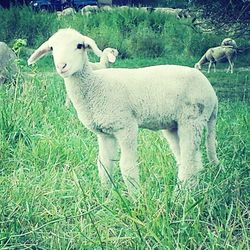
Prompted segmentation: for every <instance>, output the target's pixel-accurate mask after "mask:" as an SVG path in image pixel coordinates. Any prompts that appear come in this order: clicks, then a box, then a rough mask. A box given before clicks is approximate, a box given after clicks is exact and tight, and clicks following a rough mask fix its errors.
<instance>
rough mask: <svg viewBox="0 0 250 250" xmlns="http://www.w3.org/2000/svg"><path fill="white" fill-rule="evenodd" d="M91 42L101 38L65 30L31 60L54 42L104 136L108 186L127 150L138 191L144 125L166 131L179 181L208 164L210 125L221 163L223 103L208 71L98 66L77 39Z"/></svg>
mask: <svg viewBox="0 0 250 250" xmlns="http://www.w3.org/2000/svg"><path fill="white" fill-rule="evenodd" d="M69 33H70V34H71V36H69ZM62 37H63V38H62ZM87 40H88V42H86V41H87ZM90 41H92V45H91V46H92V47H95V45H93V44H94V43H93V42H94V41H93V40H91V39H90V38H88V39H86V37H84V36H82V35H81V34H80V33H78V32H76V31H73V30H60V31H58V32H57V33H56V34H54V35H53V36H52V37H51V38H50V39H49V40H48V41H47V42H45V43H44V44H43V45H41V46H40V47H39V48H38V49H37V50H36V51H35V52H34V54H33V55H32V56H31V57H30V59H29V61H28V62H29V64H32V63H34V62H35V61H36V60H38V59H39V58H41V57H42V56H43V55H44V54H46V53H48V52H50V51H51V47H53V58H54V62H55V65H56V69H57V72H58V73H59V74H60V75H61V76H62V77H63V78H64V82H65V86H66V91H67V94H68V95H69V97H70V99H71V101H72V103H73V105H74V107H75V109H76V111H77V115H78V118H79V120H80V121H81V122H82V123H83V124H84V125H85V126H86V127H87V128H88V129H90V130H91V131H93V132H94V133H95V134H96V135H97V138H98V144H99V157H98V163H97V165H98V169H99V175H100V178H101V182H102V184H104V185H106V184H110V178H112V172H113V164H114V160H116V159H117V152H118V148H120V150H121V156H120V167H121V172H122V176H123V179H124V181H125V183H126V185H127V188H128V191H129V193H130V194H131V195H132V196H134V195H135V194H136V193H137V192H138V190H139V186H140V185H139V170H138V166H137V134H138V129H139V128H147V129H150V130H162V131H163V135H164V136H165V137H166V139H167V140H168V142H169V144H170V148H171V149H172V151H173V153H174V156H175V158H176V161H177V164H178V179H179V181H181V182H182V183H186V181H187V180H189V179H190V178H191V177H193V176H194V175H196V174H197V173H198V172H199V171H200V170H201V169H202V161H201V152H200V143H201V136H202V131H203V129H204V128H207V129H208V133H207V152H208V157H209V159H210V161H212V162H214V163H218V159H217V156H216V150H215V123H216V117H217V109H218V101H217V97H216V94H215V92H214V90H213V88H212V86H211V84H210V83H209V81H208V79H207V78H206V77H205V76H204V75H203V74H202V73H201V72H199V71H198V70H196V69H193V68H189V67H184V66H176V65H161V66H152V67H145V68H138V69H126V68H125V69H121V68H120V69H115V68H113V69H102V70H97V71H93V70H92V69H91V66H90V64H89V62H88V57H87V53H86V49H77V50H76V48H77V44H79V43H82V42H83V44H84V48H87V47H88V46H89V44H90V43H91V42H90ZM91 46H90V47H91Z"/></svg>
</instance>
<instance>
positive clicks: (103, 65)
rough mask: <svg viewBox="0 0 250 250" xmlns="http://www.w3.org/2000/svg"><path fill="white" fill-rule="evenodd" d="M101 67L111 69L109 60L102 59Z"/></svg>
mask: <svg viewBox="0 0 250 250" xmlns="http://www.w3.org/2000/svg"><path fill="white" fill-rule="evenodd" d="M100 65H101V66H102V68H108V67H109V62H108V58H106V57H105V58H104V57H101V59H100Z"/></svg>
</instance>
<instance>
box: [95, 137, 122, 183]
mask: <svg viewBox="0 0 250 250" xmlns="http://www.w3.org/2000/svg"><path fill="white" fill-rule="evenodd" d="M97 138H98V145H99V156H98V160H97V165H98V170H99V176H100V178H101V183H102V185H103V186H104V187H109V186H111V178H112V177H113V166H114V163H115V161H116V160H117V152H118V144H117V141H116V139H115V137H113V136H109V135H105V134H99V135H98V136H97Z"/></svg>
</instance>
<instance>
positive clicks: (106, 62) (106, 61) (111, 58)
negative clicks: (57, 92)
mask: <svg viewBox="0 0 250 250" xmlns="http://www.w3.org/2000/svg"><path fill="white" fill-rule="evenodd" d="M117 56H118V50H116V49H113V48H106V49H104V50H103V52H102V56H101V58H100V62H98V63H91V62H90V63H89V64H90V66H91V68H92V70H98V69H105V68H109V67H110V64H113V63H114V62H115V61H116V57H117ZM69 105H70V98H69V96H68V95H67V94H66V98H65V106H66V107H69Z"/></svg>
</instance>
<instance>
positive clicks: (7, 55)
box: [0, 42, 18, 84]
mask: <svg viewBox="0 0 250 250" xmlns="http://www.w3.org/2000/svg"><path fill="white" fill-rule="evenodd" d="M16 60H17V56H16V54H15V52H14V51H12V49H10V48H9V47H8V45H7V44H6V43H4V42H0V84H3V83H5V82H6V81H7V80H10V79H11V78H12V77H13V76H15V75H16V74H17V72H18V68H17V64H16Z"/></svg>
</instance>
